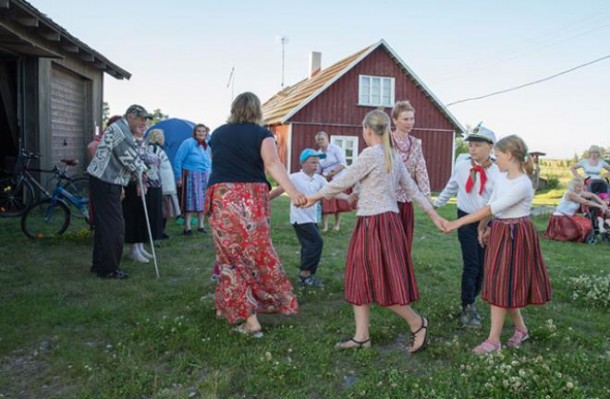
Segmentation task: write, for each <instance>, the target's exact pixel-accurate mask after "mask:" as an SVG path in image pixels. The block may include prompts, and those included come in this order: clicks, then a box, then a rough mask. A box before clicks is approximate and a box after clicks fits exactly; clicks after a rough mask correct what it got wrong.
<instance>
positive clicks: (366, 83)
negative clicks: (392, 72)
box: [358, 75, 395, 107]
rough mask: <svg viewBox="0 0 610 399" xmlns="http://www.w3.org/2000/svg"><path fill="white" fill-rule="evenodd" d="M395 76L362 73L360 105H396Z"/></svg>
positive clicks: (359, 88) (359, 92)
mask: <svg viewBox="0 0 610 399" xmlns="http://www.w3.org/2000/svg"><path fill="white" fill-rule="evenodd" d="M394 81H395V79H394V78H389V77H383V76H368V75H360V84H359V86H358V98H359V102H358V105H368V106H373V107H379V106H382V107H392V106H393V105H394Z"/></svg>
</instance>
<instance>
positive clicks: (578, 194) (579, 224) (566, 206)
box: [544, 178, 608, 242]
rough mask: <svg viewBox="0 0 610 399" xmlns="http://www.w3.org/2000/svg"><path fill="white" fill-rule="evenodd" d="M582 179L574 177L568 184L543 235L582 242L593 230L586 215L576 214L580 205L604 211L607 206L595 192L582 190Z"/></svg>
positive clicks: (555, 238)
mask: <svg viewBox="0 0 610 399" xmlns="http://www.w3.org/2000/svg"><path fill="white" fill-rule="evenodd" d="M583 188H584V181H583V179H581V178H575V179H572V180H571V181H570V183H569V184H568V191H566V192H565V194H563V197H562V198H561V202H559V205H558V206H557V209H556V210H555V212H554V213H553V215H552V216H551V219H550V220H549V225H548V227H547V229H546V232H545V233H544V236H545V237H547V238H551V239H553V240H558V241H575V242H584V241H585V239H586V238H587V236H588V235H589V234H591V232H592V231H593V226H592V224H591V220H590V219H589V218H588V217H585V216H582V215H577V214H576V212H577V211H578V210H579V209H580V207H581V205H585V206H588V207H593V208H599V209H601V210H602V211H604V212H607V211H608V206H607V205H606V203H605V202H604V201H602V200H601V198H599V197H598V196H597V195H596V194H593V193H589V192H586V191H583Z"/></svg>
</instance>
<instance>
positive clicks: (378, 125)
mask: <svg viewBox="0 0 610 399" xmlns="http://www.w3.org/2000/svg"><path fill="white" fill-rule="evenodd" d="M362 127H364V128H367V127H368V128H369V129H371V130H372V131H373V133H375V134H376V135H378V136H381V138H382V143H383V155H384V158H385V171H386V172H387V173H390V172H391V171H392V168H393V167H394V148H393V146H392V140H391V138H390V136H391V134H392V133H391V132H390V127H391V124H390V117H389V116H388V114H386V113H385V112H383V111H381V110H378V109H376V110H373V111H371V112H369V113H368V114H366V115H365V116H364V120H363V121H362Z"/></svg>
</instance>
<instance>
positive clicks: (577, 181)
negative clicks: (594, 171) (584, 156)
mask: <svg viewBox="0 0 610 399" xmlns="http://www.w3.org/2000/svg"><path fill="white" fill-rule="evenodd" d="M578 184H580V185H582V186H583V187H584V185H585V181H584V180H583V179H582V178H580V177H575V178H573V179H572V180H570V182H569V183H568V190H570V191H573V190H574V187H576V186H577V185H578Z"/></svg>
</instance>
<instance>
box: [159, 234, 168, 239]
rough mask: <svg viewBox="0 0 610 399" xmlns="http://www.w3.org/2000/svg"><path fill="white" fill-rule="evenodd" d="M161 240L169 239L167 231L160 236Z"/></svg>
mask: <svg viewBox="0 0 610 399" xmlns="http://www.w3.org/2000/svg"><path fill="white" fill-rule="evenodd" d="M160 239H161V240H167V239H169V235H168V234H167V233H163V235H162V236H161V238H160Z"/></svg>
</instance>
